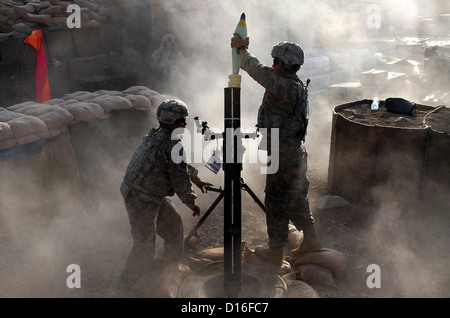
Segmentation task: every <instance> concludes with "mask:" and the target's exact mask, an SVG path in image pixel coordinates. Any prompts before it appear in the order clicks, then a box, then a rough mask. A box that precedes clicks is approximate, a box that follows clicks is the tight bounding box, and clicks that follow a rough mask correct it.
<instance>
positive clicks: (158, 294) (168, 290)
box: [144, 263, 192, 298]
mask: <svg viewBox="0 0 450 318" xmlns="http://www.w3.org/2000/svg"><path fill="white" fill-rule="evenodd" d="M191 273H192V271H191V269H190V268H189V266H188V265H186V264H183V263H172V264H170V265H168V266H167V267H166V268H164V270H163V271H162V272H161V273H160V274H159V276H158V278H157V279H156V280H155V282H154V283H153V284H152V286H151V287H150V288H149V292H148V294H147V295H144V297H154V298H177V296H178V289H180V286H181V284H182V283H183V281H184V280H185V279H186V277H188V276H189V275H190V274H191Z"/></svg>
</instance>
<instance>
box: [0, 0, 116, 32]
mask: <svg viewBox="0 0 450 318" xmlns="http://www.w3.org/2000/svg"><path fill="white" fill-rule="evenodd" d="M97 2H99V1H93V0H92V1H88V0H74V1H61V0H44V1H40V0H1V1H0V33H10V32H19V33H24V34H30V33H31V32H32V31H33V30H36V29H41V28H42V26H47V27H51V26H56V25H59V24H66V23H67V18H68V17H69V16H70V15H71V14H72V13H73V11H70V10H69V12H67V7H68V6H69V5H71V4H75V5H78V6H79V7H80V15H81V28H89V27H97V26H99V25H100V24H101V23H105V22H106V23H110V22H113V23H116V22H120V21H122V19H123V14H121V13H122V9H121V7H120V6H118V5H116V4H115V3H114V2H109V1H101V2H99V3H97Z"/></svg>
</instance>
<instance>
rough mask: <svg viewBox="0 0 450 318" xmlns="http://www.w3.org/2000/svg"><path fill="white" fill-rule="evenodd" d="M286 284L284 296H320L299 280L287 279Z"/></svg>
mask: <svg viewBox="0 0 450 318" xmlns="http://www.w3.org/2000/svg"><path fill="white" fill-rule="evenodd" d="M286 286H287V293H286V296H285V298H320V296H319V294H318V293H317V292H316V291H315V290H314V288H312V287H311V286H309V285H308V284H307V283H305V282H302V281H300V280H290V281H287V282H286Z"/></svg>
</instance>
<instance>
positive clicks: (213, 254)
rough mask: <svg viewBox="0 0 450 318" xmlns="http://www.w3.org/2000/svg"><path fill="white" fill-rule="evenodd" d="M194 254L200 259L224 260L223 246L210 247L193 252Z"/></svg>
mask: <svg viewBox="0 0 450 318" xmlns="http://www.w3.org/2000/svg"><path fill="white" fill-rule="evenodd" d="M192 256H193V257H195V258H200V259H202V258H206V259H210V260H212V261H220V260H223V258H224V254H223V247H215V248H208V249H204V250H201V251H197V252H195V253H193V254H192Z"/></svg>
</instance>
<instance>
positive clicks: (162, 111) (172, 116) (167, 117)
mask: <svg viewBox="0 0 450 318" xmlns="http://www.w3.org/2000/svg"><path fill="white" fill-rule="evenodd" d="M188 115H189V110H188V107H187V105H186V104H185V103H184V102H182V101H181V100H179V99H166V100H165V101H163V102H162V103H161V104H160V105H159V107H158V110H157V111H156V118H157V119H158V121H159V122H160V123H164V124H173V123H175V121H176V120H177V119H179V118H186V117H187V116H188Z"/></svg>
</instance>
